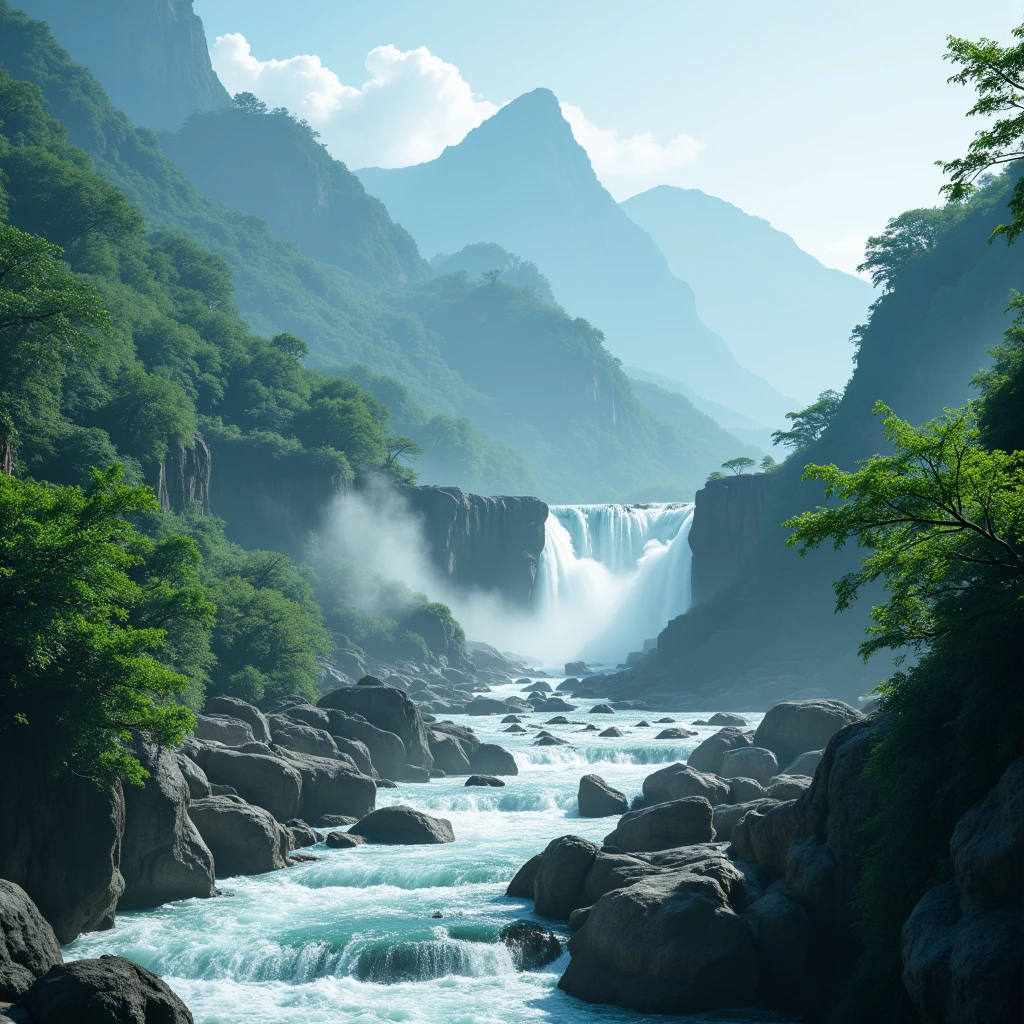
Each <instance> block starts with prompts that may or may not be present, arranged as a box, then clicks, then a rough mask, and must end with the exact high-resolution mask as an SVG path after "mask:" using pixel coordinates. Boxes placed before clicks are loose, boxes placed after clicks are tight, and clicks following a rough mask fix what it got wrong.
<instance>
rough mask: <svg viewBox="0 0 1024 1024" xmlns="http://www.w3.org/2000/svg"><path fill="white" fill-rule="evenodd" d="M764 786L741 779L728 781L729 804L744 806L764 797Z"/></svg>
mask: <svg viewBox="0 0 1024 1024" xmlns="http://www.w3.org/2000/svg"><path fill="white" fill-rule="evenodd" d="M764 795H765V792H764V786H762V785H761V783H760V782H758V781H756V780H755V779H744V778H742V777H740V778H737V779H730V780H729V803H731V804H745V803H749V801H751V800H760V799H762V798H763V797H764Z"/></svg>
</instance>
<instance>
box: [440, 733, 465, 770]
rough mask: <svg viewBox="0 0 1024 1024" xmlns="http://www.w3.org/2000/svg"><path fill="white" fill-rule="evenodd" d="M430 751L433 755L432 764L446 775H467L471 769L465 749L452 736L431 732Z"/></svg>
mask: <svg viewBox="0 0 1024 1024" xmlns="http://www.w3.org/2000/svg"><path fill="white" fill-rule="evenodd" d="M430 753H431V754H432V755H433V757H434V764H435V765H436V766H437V767H438V768H440V769H441V770H442V771H443V772H445V773H446V774H448V775H468V774H469V773H470V771H471V769H470V767H469V758H468V757H467V756H466V751H465V750H463V748H462V744H461V743H460V742H459V741H458V740H457V739H456V738H455V737H454V736H446V735H445V734H444V733H433V735H432V738H431V740H430Z"/></svg>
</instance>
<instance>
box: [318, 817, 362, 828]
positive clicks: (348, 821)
mask: <svg viewBox="0 0 1024 1024" xmlns="http://www.w3.org/2000/svg"><path fill="white" fill-rule="evenodd" d="M358 820H359V819H358V818H353V817H352V816H351V815H349V814H322V815H321V816H320V817H319V818H318V819H317V822H316V827H317V828H347V827H348V826H349V825H354V824H355V823H356V822H357V821H358Z"/></svg>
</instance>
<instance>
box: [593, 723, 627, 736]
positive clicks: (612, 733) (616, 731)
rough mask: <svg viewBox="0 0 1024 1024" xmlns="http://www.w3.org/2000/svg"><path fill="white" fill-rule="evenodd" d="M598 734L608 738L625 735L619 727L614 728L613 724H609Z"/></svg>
mask: <svg viewBox="0 0 1024 1024" xmlns="http://www.w3.org/2000/svg"><path fill="white" fill-rule="evenodd" d="M598 735H599V736H604V737H606V738H608V739H617V738H618V737H620V736H623V735H625V734H624V733H623V731H622V730H621V729H616V728H615V726H614V725H612V726H609V727H608V728H607V729H605V730H604V731H602V732H599V733H598Z"/></svg>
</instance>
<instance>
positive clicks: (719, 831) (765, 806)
mask: <svg viewBox="0 0 1024 1024" xmlns="http://www.w3.org/2000/svg"><path fill="white" fill-rule="evenodd" d="M777 803H778V801H777V800H769V799H768V798H767V797H761V798H760V799H754V800H745V801H743V802H741V803H735V804H719V805H718V806H717V807H715V808H713V818H712V824H713V825H714V826H715V839H716V840H717V841H718V842H720V843H727V842H729V840H730V839H732V830H733V826H735V825H736V823H737V822H738V821H740V819H742V817H743V815H745V814H746V813H747V811H749V810H753V809H755V808H756V809H758V810H761V811H766V810H769V809H770V808H772V807H775V806H776V804H777Z"/></svg>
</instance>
